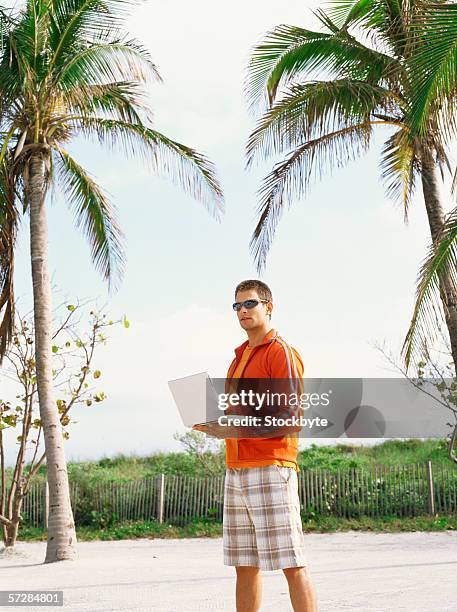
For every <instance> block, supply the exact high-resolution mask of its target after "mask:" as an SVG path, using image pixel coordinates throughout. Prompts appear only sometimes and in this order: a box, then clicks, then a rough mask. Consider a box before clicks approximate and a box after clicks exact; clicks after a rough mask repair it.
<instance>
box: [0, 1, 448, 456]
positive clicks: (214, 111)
mask: <svg viewBox="0 0 457 612" xmlns="http://www.w3.org/2000/svg"><path fill="white" fill-rule="evenodd" d="M318 5H319V3H318V2H303V1H300V2H299V1H297V0H289V1H288V2H287V3H278V2H277V1H272V0H262V2H260V1H259V0H252V1H251V2H249V3H246V2H240V1H239V0H235V1H234V2H231V3H214V2H210V1H209V0H200V1H199V2H193V3H188V2H183V1H180V2H179V1H176V0H167V2H159V1H155V2H152V1H149V2H144V3H143V4H142V5H141V6H140V7H139V8H137V9H135V11H134V13H133V14H132V16H131V18H130V19H129V21H128V29H129V31H130V33H131V34H132V36H134V37H136V38H138V39H139V40H140V41H141V43H142V44H143V45H145V46H146V47H147V49H148V50H149V51H150V53H151V54H152V57H153V58H154V61H155V64H156V65H157V67H158V70H159V73H160V74H161V76H162V78H163V80H164V82H163V83H161V84H159V83H157V84H153V86H152V87H151V90H150V91H151V106H152V108H153V110H154V116H155V124H154V127H155V128H156V129H158V130H159V131H161V132H162V133H164V134H166V135H167V136H168V137H171V138H173V139H175V140H178V141H179V142H182V143H185V144H187V145H190V146H192V147H194V148H196V149H198V150H200V151H202V152H204V153H205V154H206V155H208V157H209V158H210V159H211V160H212V161H213V162H214V163H215V165H216V167H217V170H218V177H219V179H220V181H221V183H222V187H223V190H224V194H225V201H226V212H225V215H224V217H223V219H222V222H221V223H218V222H217V221H215V220H214V219H213V218H212V217H211V216H210V215H209V214H208V212H207V210H206V209H205V208H204V206H203V205H202V204H201V203H199V202H197V201H195V200H193V199H192V198H191V197H190V196H189V195H186V194H185V193H184V192H183V191H181V190H180V188H179V187H177V186H175V185H173V184H172V183H171V181H170V180H167V179H166V178H162V177H157V176H154V175H152V174H151V173H150V172H149V171H148V169H147V168H145V167H144V166H143V164H142V163H141V161H139V160H135V159H126V158H125V157H123V156H122V155H121V154H115V153H113V152H110V151H106V150H105V151H104V150H103V149H102V148H101V147H99V146H98V145H94V144H93V143H87V142H85V141H83V140H82V139H77V140H76V141H74V142H73V143H72V144H71V145H70V147H69V149H70V151H71V153H72V154H73V155H74V157H75V158H76V159H77V160H78V161H79V162H80V163H81V164H82V165H83V166H84V167H85V168H86V169H88V170H89V171H90V173H91V175H92V176H93V177H94V178H95V179H96V180H97V181H98V183H99V184H100V185H101V186H102V187H103V188H104V189H105V190H106V191H107V192H108V193H109V195H110V197H111V200H112V202H113V203H114V204H115V205H116V207H117V209H118V217H119V221H120V224H121V227H122V228H123V231H124V233H125V235H126V249H127V265H126V269H125V276H124V279H123V283H122V285H121V287H120V289H119V290H118V292H117V293H115V294H114V295H110V294H109V293H108V288H107V285H106V283H105V282H104V281H103V279H102V278H101V277H100V275H99V274H98V273H97V271H96V270H95V269H94V267H93V265H92V263H91V259H90V251H89V248H88V245H87V243H86V241H85V238H84V236H83V235H82V234H81V233H80V232H79V230H78V229H76V228H75V226H74V223H73V219H72V216H71V213H70V212H69V211H68V210H67V208H66V204H65V201H64V198H62V197H61V196H59V195H56V197H55V198H54V199H53V201H52V202H51V201H49V207H48V219H49V249H50V271H51V276H52V283H53V286H54V291H55V293H54V303H55V304H57V303H58V302H61V301H62V300H68V301H69V302H72V301H75V300H76V299H80V300H87V299H94V300H97V301H98V303H107V307H108V312H109V316H110V317H112V318H113V319H114V318H117V317H120V316H123V315H124V314H125V315H127V317H128V319H129V321H130V324H131V325H130V327H129V329H124V328H116V329H113V330H112V333H111V334H110V339H109V342H108V344H107V346H106V347H102V348H101V349H100V351H99V352H98V353H97V358H96V367H97V368H99V369H100V370H101V372H102V377H101V378H100V380H99V382H100V388H101V389H103V391H105V393H106V395H107V400H106V401H105V402H103V403H101V404H97V405H92V406H91V407H84V408H78V409H77V410H76V411H75V412H74V414H73V418H75V419H77V420H78V423H77V424H75V425H73V426H72V428H71V431H70V439H69V440H68V441H66V443H65V449H66V456H67V459H70V460H75V461H76V460H85V459H98V458H101V457H104V456H115V455H116V454H118V453H124V454H136V455H150V454H153V453H155V452H159V451H168V450H182V449H181V446H180V444H179V443H178V442H177V441H175V440H174V439H173V434H174V433H175V432H179V433H183V432H184V431H185V428H184V426H183V424H182V422H181V421H180V418H179V415H178V412H177V409H176V406H175V405H174V403H173V399H172V397H171V394H170V392H169V389H168V386H167V381H168V380H170V379H174V378H178V377H181V376H186V375H189V374H193V373H196V372H201V371H205V370H206V371H208V372H209V374H210V375H212V376H214V377H223V376H225V373H226V370H227V366H228V365H229V363H230V361H231V360H232V357H233V349H234V347H235V346H238V345H239V344H241V342H243V341H244V339H245V336H244V332H243V331H242V330H241V329H240V328H239V325H238V323H237V318H236V314H235V313H234V312H233V310H232V309H231V304H232V302H233V298H234V295H233V292H234V287H235V286H236V284H237V283H238V282H239V281H241V280H243V279H247V278H261V279H262V280H263V281H264V282H266V283H267V284H268V285H269V286H270V287H271V289H272V292H273V297H274V314H273V319H272V325H273V326H274V327H275V328H276V329H278V330H279V332H280V334H281V335H282V336H283V337H284V338H285V339H286V340H287V341H289V342H290V343H291V344H292V345H293V346H295V347H296V348H297V349H298V350H299V351H300V353H301V355H302V357H303V361H304V365H305V376H309V377H320V376H323V377H383V376H392V375H398V373H396V372H395V370H393V369H392V366H391V365H390V364H389V363H388V362H387V360H386V358H385V357H384V356H383V355H382V354H381V353H380V351H379V350H377V349H376V348H375V346H374V344H383V343H384V345H385V346H386V347H387V348H388V350H390V351H392V353H393V354H395V355H397V356H398V354H399V353H398V351H399V348H400V347H401V345H402V343H403V340H404V337H405V334H406V331H407V329H408V325H409V321H410V319H411V315H412V309H413V304H414V293H415V287H416V278H417V273H418V270H419V267H420V263H421V261H422V259H423V258H424V256H425V254H426V250H427V248H428V246H429V230H428V225H427V219H426V213H425V207H424V204H423V199H422V192H421V189H420V188H419V189H418V191H417V192H416V195H415V197H414V199H413V202H412V205H411V210H410V221H409V224H408V225H405V224H404V222H403V211H402V209H401V207H399V205H398V203H396V202H392V201H390V200H389V199H387V198H386V195H385V192H384V187H383V184H382V182H381V180H380V169H379V164H380V152H381V147H382V143H383V141H384V140H385V139H386V138H387V137H388V136H389V135H390V133H391V132H390V131H389V130H388V129H384V130H383V131H381V130H380V131H378V132H377V133H376V135H375V138H374V141H373V146H372V148H371V150H370V152H369V153H368V154H367V155H366V156H365V157H364V158H361V159H358V160H357V161H354V162H350V163H349V165H348V166H347V167H345V168H343V169H339V168H334V169H332V171H331V172H330V173H326V174H325V175H324V176H323V178H322V180H321V181H319V182H317V183H314V184H313V187H312V189H311V191H310V193H309V195H307V196H306V197H305V198H303V199H302V200H300V201H297V202H296V203H295V204H294V205H293V206H292V207H291V209H290V210H288V211H286V212H285V213H284V215H283V218H282V220H281V222H280V225H279V228H278V231H277V233H276V237H275V240H274V244H273V247H272V249H271V250H270V254H269V256H268V260H267V269H266V271H265V273H264V274H263V275H262V276H260V277H259V275H258V274H257V272H256V270H255V266H254V262H253V260H252V258H251V255H250V253H249V247H248V244H249V239H250V236H251V233H252V231H253V228H254V226H255V207H256V202H257V196H256V191H257V190H258V188H259V186H260V182H261V179H262V177H263V176H264V175H265V174H266V173H268V171H269V170H270V168H271V166H272V163H273V160H269V161H266V162H264V163H261V164H259V165H258V166H257V167H255V168H254V169H253V170H250V171H246V170H245V169H244V166H245V161H244V147H245V144H246V140H247V137H248V135H249V132H250V130H251V129H252V128H253V127H254V119H253V117H252V116H250V114H249V113H248V111H247V105H246V99H245V97H244V95H243V74H244V69H245V66H246V63H247V59H248V57H249V53H250V50H251V48H252V46H253V45H254V44H255V43H256V42H258V41H259V39H260V38H261V36H262V35H263V34H264V33H265V32H267V31H268V30H270V29H272V28H273V27H274V26H275V25H278V24H281V23H287V24H294V25H299V26H301V27H307V28H310V29H313V28H319V27H320V26H319V24H318V21H317V19H316V18H315V16H314V15H313V14H312V9H314V8H316V7H317V6H318ZM443 198H444V202H445V207H446V209H449V208H450V207H451V205H452V202H451V199H450V196H449V195H448V192H447V191H446V189H444V190H443ZM27 231H28V225H27V223H26V219H24V223H23V225H22V228H21V233H20V236H19V242H18V250H17V262H16V271H15V282H16V293H17V295H18V296H19V298H20V302H19V306H20V307H21V308H22V310H23V311H25V310H27V308H28V307H29V306H30V303H31V302H30V300H31V278H30V259H29V245H28V234H27ZM1 385H2V386H1V389H2V391H1V393H2V395H1V396H2V397H4V396H6V395H7V394H10V395H11V393H13V391H12V388H11V386H10V384H9V383H8V381H5V380H4V379H3V380H2V383H1ZM321 442H322V443H325V444H327V443H328V442H329V440H325V439H323V440H321ZM301 444H302V445H303V446H305V445H306V443H305V442H303V441H301ZM13 449H14V443H11V441H10V442H9V446H8V443H7V460H8V461H11V459H12V457H13Z"/></svg>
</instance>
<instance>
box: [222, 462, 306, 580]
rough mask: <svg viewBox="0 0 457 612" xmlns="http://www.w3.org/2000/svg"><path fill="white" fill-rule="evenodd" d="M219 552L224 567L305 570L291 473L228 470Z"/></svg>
mask: <svg viewBox="0 0 457 612" xmlns="http://www.w3.org/2000/svg"><path fill="white" fill-rule="evenodd" d="M223 548H224V565H250V566H255V567H259V568H260V569H262V570H276V569H283V568H286V567H302V566H305V565H308V562H307V560H306V556H305V542H304V535H303V530H302V523H301V517H300V500H299V497H298V479H297V472H296V471H295V470H294V469H293V468H291V467H283V466H279V465H265V466H259V467H250V468H226V472H225V487H224V517H223Z"/></svg>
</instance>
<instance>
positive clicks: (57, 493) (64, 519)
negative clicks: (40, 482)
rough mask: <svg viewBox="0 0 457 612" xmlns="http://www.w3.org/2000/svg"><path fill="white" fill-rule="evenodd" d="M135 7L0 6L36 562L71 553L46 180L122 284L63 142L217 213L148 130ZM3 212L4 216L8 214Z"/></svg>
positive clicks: (94, 198) (213, 191)
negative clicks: (99, 151) (92, 144)
mask: <svg viewBox="0 0 457 612" xmlns="http://www.w3.org/2000/svg"><path fill="white" fill-rule="evenodd" d="M134 5H135V2H133V1H129V0H28V1H27V3H26V5H25V6H24V8H23V10H21V11H18V12H16V13H13V12H9V13H8V12H7V11H6V10H5V9H3V10H1V11H0V94H1V101H0V133H1V145H2V146H1V148H0V163H1V164H3V166H2V168H4V169H5V171H6V173H7V177H8V182H7V183H6V185H5V186H6V188H3V189H2V190H1V192H0V197H1V198H2V201H1V204H0V212H1V214H2V234H1V240H2V242H1V243H0V244H1V246H2V253H1V256H0V263H1V265H2V269H1V270H2V272H1V274H0V281H1V282H2V289H3V292H2V298H1V299H2V301H1V304H2V305H6V306H8V308H9V313H8V312H6V314H5V316H4V317H3V322H2V325H3V327H2V338H7V336H8V334H9V333H10V330H11V327H10V325H11V322H12V316H11V310H12V306H11V303H12V301H11V284H10V280H11V278H10V272H9V269H8V266H10V267H11V268H12V265H13V260H12V248H13V244H12V242H11V239H14V236H15V232H16V228H17V221H18V219H19V218H20V213H21V212H28V213H29V218H30V226H29V227H30V245H31V260H32V262H31V263H32V280H33V300H34V321H35V344H36V346H35V353H36V370H37V379H38V397H39V404H40V418H41V421H42V423H43V430H44V438H45V448H46V459H47V469H48V482H49V494H50V500H51V501H50V506H49V522H48V524H49V528H48V543H47V551H46V559H45V562H51V561H57V560H61V559H68V558H72V557H74V555H75V554H76V548H75V544H76V533H75V526H74V520H73V514H72V511H71V506H70V497H69V489H68V476H67V469H66V462H65V454H64V449H63V438H62V433H61V429H60V421H59V415H58V410H57V407H56V402H55V399H54V395H53V388H52V370H51V337H50V334H51V286H50V280H49V273H48V251H47V248H48V246H47V243H48V240H47V220H46V205H45V203H46V194H47V192H48V188H49V186H50V184H51V182H57V183H58V184H59V186H60V187H61V188H62V190H63V192H64V194H65V196H66V199H67V203H68V205H69V206H70V207H71V208H72V210H73V211H74V214H75V220H76V224H77V226H79V227H81V229H82V230H83V232H84V234H85V235H86V237H87V238H88V240H89V244H90V247H91V255H92V259H93V262H94V264H95V266H96V268H97V269H98V270H99V271H100V272H101V273H102V275H103V277H104V278H105V279H106V280H107V281H108V284H109V285H108V286H109V290H110V291H112V290H113V289H115V288H116V287H117V284H118V283H119V281H120V279H121V278H122V273H123V265H124V261H125V254H124V250H123V234H122V231H121V229H120V227H119V225H118V223H117V219H116V210H115V208H114V206H113V205H112V204H111V203H110V201H109V200H108V198H107V197H106V195H105V194H104V192H103V190H102V189H101V188H100V187H99V185H97V184H96V183H95V181H94V180H93V179H92V178H91V176H90V175H89V173H88V172H87V171H86V170H85V169H84V168H83V166H82V165H81V164H80V163H78V161H76V159H74V157H72V156H71V155H70V153H69V152H68V150H67V148H66V146H67V143H68V142H69V141H70V140H71V138H73V137H74V136H76V135H81V136H83V137H88V138H95V139H97V140H98V141H99V142H100V143H103V144H106V145H110V146H113V147H119V148H120V149H121V150H122V151H124V152H125V153H126V154H128V155H138V156H139V157H141V158H143V160H144V161H146V162H147V163H149V165H150V167H151V168H152V169H153V170H162V171H164V172H165V173H167V174H168V175H170V176H171V178H172V179H173V180H175V181H176V182H178V183H179V184H180V185H181V186H182V187H183V188H184V189H185V190H186V191H187V192H188V193H190V194H191V195H192V196H194V197H195V198H197V199H198V200H200V201H201V202H203V203H204V205H205V206H206V207H207V208H208V210H209V212H210V213H211V214H212V215H213V216H214V217H215V218H217V219H219V218H220V214H221V213H222V210H223V197H222V191H221V188H220V186H219V183H218V181H217V178H216V175H215V170H214V166H213V164H212V163H211V162H210V161H209V160H208V159H207V158H206V157H205V156H204V155H202V154H201V153H199V152H197V151H195V150H194V149H192V148H190V147H188V146H186V145H183V144H180V143H178V142H175V141H173V140H171V139H169V138H167V137H166V136H164V135H163V134H161V133H160V132H158V131H157V130H155V129H153V127H152V114H151V111H150V110H149V108H148V105H147V101H146V89H145V85H146V84H147V83H148V82H150V81H151V80H161V79H160V75H159V73H158V71H157V69H156V67H155V65H154V63H153V61H152V59H151V57H150V55H149V53H148V51H147V50H146V49H145V48H144V47H143V46H141V44H140V43H139V42H138V41H136V40H134V39H132V38H130V37H129V36H128V34H127V33H126V32H125V31H124V28H123V20H124V17H125V16H126V15H127V13H128V11H129V10H131V8H132V7H133V6H134ZM20 206H21V208H20ZM5 211H9V212H8V215H7V216H5V215H4V214H3V213H4V212H5ZM8 223H9V226H8V225H7V224H8ZM8 249H9V253H8V252H7V251H8ZM4 343H5V341H4Z"/></svg>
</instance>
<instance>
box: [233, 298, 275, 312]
mask: <svg viewBox="0 0 457 612" xmlns="http://www.w3.org/2000/svg"><path fill="white" fill-rule="evenodd" d="M269 301H270V300H244V302H235V303H234V304H232V308H233V310H236V311H237V312H238V311H239V310H241V309H242V308H243V306H244V307H245V308H247V309H248V310H251V308H255V307H256V306H257V305H258V304H259V303H260V302H264V303H265V304H268V302H269Z"/></svg>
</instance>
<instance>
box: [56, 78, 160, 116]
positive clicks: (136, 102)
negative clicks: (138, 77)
mask: <svg viewBox="0 0 457 612" xmlns="http://www.w3.org/2000/svg"><path fill="white" fill-rule="evenodd" d="M66 101H67V103H68V104H69V105H70V106H71V108H72V110H73V112H74V113H76V114H78V113H81V114H82V115H85V116H89V117H90V116H94V115H95V116H96V115H97V114H98V113H103V114H104V116H106V117H113V118H115V119H120V120H121V121H125V122H129V123H141V121H142V118H141V116H140V111H142V112H143V114H144V116H145V117H147V118H148V120H151V121H152V118H153V115H152V112H151V110H150V109H149V106H148V105H147V102H146V99H145V92H144V90H143V88H142V86H141V84H140V83H138V82H135V81H117V82H113V83H106V84H99V85H87V86H81V87H80V88H78V89H75V90H73V91H72V92H71V93H69V94H68V95H67V96H66ZM57 121H58V123H60V122H61V121H65V118H63V119H61V118H60V117H59V118H58V120H57Z"/></svg>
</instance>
